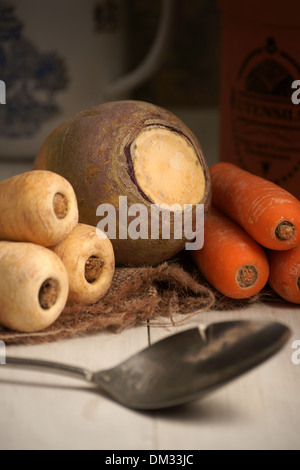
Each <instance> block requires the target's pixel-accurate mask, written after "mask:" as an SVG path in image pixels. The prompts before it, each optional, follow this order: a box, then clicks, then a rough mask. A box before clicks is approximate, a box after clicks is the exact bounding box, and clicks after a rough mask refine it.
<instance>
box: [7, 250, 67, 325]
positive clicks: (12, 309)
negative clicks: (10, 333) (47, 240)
mask: <svg viewBox="0 0 300 470" xmlns="http://www.w3.org/2000/svg"><path fill="white" fill-rule="evenodd" d="M0 278H1V282H0V325H2V326H4V327H6V328H9V329H12V330H16V331H21V332H26V333H29V332H35V331H40V330H43V329H45V328H47V327H48V326H50V325H51V324H52V323H53V322H54V321H55V320H56V319H57V318H58V316H59V315H60V314H61V312H62V310H63V309H64V307H65V305H66V301H67V298H68V291H69V284H68V274H67V271H66V268H65V266H64V265H63V263H62V261H61V260H60V259H59V257H58V256H56V255H55V253H53V252H52V251H51V250H49V249H47V248H45V247H42V246H39V245H34V244H33V243H23V242H9V241H7V242H6V241H1V242H0Z"/></svg>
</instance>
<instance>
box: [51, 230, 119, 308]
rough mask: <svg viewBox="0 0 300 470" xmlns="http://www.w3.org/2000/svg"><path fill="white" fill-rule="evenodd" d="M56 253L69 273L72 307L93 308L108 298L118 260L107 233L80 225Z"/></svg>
mask: <svg viewBox="0 0 300 470" xmlns="http://www.w3.org/2000/svg"><path fill="white" fill-rule="evenodd" d="M52 250H53V251H54V253H56V254H57V255H58V256H59V257H60V258H61V260H62V261H63V263H64V265H65V267H66V269H67V271H68V275H69V297H68V303H69V304H74V303H83V304H93V303H95V302H97V301H99V300H100V299H101V298H102V297H103V296H104V295H105V294H106V292H107V291H108V289H109V288H110V285H111V283H112V279H113V275H114V270H115V258H114V251H113V247H112V244H111V242H110V240H109V238H108V237H107V236H106V235H105V233H103V232H101V231H100V230H98V229H96V227H91V226H89V225H84V224H78V225H77V227H76V228H75V229H74V230H73V232H72V233H71V234H70V235H69V236H68V237H67V238H66V239H65V240H63V241H62V242H61V243H59V244H58V245H56V246H55V247H53V248H52Z"/></svg>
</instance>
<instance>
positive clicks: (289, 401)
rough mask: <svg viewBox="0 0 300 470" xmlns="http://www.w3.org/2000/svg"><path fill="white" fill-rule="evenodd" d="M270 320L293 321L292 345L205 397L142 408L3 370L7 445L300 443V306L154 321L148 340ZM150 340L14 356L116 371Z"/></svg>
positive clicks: (116, 340)
mask: <svg viewBox="0 0 300 470" xmlns="http://www.w3.org/2000/svg"><path fill="white" fill-rule="evenodd" d="M238 318H241V319H270V320H274V321H281V322H283V323H284V324H286V325H288V326H290V327H291V329H292V331H293V334H292V337H291V338H290V339H289V341H288V344H287V345H286V347H285V348H284V349H283V350H282V351H281V352H280V353H278V354H277V355H276V356H274V357H273V358H271V359H270V360H268V361H267V362H266V363H264V364H262V365H261V366H259V367H257V368H256V369H254V370H252V371H251V372H249V373H248V374H246V375H245V376H243V377H241V378H239V379H237V380H236V381H234V382H232V383H230V384H228V385H226V386H225V387H224V388H222V389H220V390H218V391H216V392H214V393H213V394H211V395H210V396H208V397H206V398H205V399H203V400H202V401H198V402H194V403H191V404H189V405H186V406H183V407H180V408H177V409H174V410H166V411H161V412H154V413H143V412H136V411H132V410H127V409H126V408H124V407H122V406H120V405H118V404H115V403H114V402H112V401H111V400H110V399H108V398H107V397H105V396H103V395H102V394H101V393H98V392H96V391H95V390H93V389H91V388H90V386H89V385H88V384H87V385H86V384H85V383H83V382H82V383H81V382H79V381H77V380H73V379H69V378H61V377H56V376H50V375H49V376H48V375H44V374H39V373H36V372H28V371H26V372H22V373H21V372H19V371H16V370H8V369H4V367H5V366H0V367H1V369H0V374H1V375H0V398H1V428H0V448H1V449H18V448H24V449H29V448H32V449H56V448H58V449H66V448H67V449H105V450H113V449H125V450H129V449H131V450H132V449H137V450H139V449H147V450H168V449H178V450H180V449H181V450H183V449H231V448H232V449H299V448H300V441H299V435H300V419H299V416H300V394H299V389H300V365H294V364H293V363H292V360H291V358H292V353H293V351H294V350H293V349H292V348H291V346H292V343H293V341H294V340H295V339H300V309H299V308H297V307H295V308H294V307H284V308H282V306H281V307H280V306H278V305H268V304H259V305H256V306H252V307H251V308H247V309H246V310H240V311H234V312H222V313H220V312H219V313H217V312H211V313H208V312H205V313H201V314H200V315H199V316H197V317H194V319H193V321H190V322H188V323H187V324H185V325H183V326H180V327H179V326H178V327H174V326H165V327H157V326H153V327H150V339H151V342H152V343H154V342H155V341H158V340H159V339H161V338H163V337H165V336H168V335H170V334H173V333H175V332H176V331H179V330H181V329H183V328H190V327H193V326H195V325H198V324H202V325H207V324H209V323H212V322H215V321H223V320H231V319H238ZM147 344H148V330H147V327H143V326H142V327H138V328H134V329H130V330H126V331H124V332H122V333H120V334H114V333H108V332H105V333H100V334H98V335H96V336H92V337H88V338H80V339H74V340H66V341H61V342H58V343H53V344H47V345H39V346H26V347H25V346H18V347H17V346H14V347H11V348H9V352H10V354H14V355H19V356H23V357H28V356H29V357H30V356H31V357H35V358H42V359H50V360H56V361H60V362H66V363H70V364H74V365H79V366H84V367H88V368H90V369H92V370H97V369H101V368H106V367H111V366H113V365H116V364H118V363H119V362H121V361H122V360H124V359H126V358H127V357H129V356H130V355H131V354H134V353H135V352H137V351H139V350H140V349H142V348H144V347H146V346H147Z"/></svg>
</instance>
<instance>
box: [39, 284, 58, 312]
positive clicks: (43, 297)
mask: <svg viewBox="0 0 300 470" xmlns="http://www.w3.org/2000/svg"><path fill="white" fill-rule="evenodd" d="M58 294H59V283H58V281H57V280H56V279H52V278H50V279H47V280H46V281H45V282H43V284H42V286H41V288H40V292H39V303H40V306H41V307H42V308H43V309H44V310H49V308H51V307H53V305H55V304H56V301H57V298H58Z"/></svg>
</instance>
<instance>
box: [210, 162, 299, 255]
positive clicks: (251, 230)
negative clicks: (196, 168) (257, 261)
mask: <svg viewBox="0 0 300 470" xmlns="http://www.w3.org/2000/svg"><path fill="white" fill-rule="evenodd" d="M210 174H211V179H212V195H213V205H214V206H215V207H216V208H217V209H219V210H221V211H222V212H224V213H225V214H226V215H227V216H229V217H230V218H231V219H232V220H234V221H235V222H237V223H238V224H240V225H241V226H242V227H243V228H244V229H245V230H246V232H247V233H248V234H249V235H251V237H252V238H254V240H256V241H257V242H258V243H260V244H261V245H262V246H264V247H266V248H269V249H272V250H288V249H291V248H294V247H295V246H297V245H299V244H300V201H298V199H296V198H295V197H294V196H292V195H291V194H290V193H288V192H287V191H286V190H284V189H282V188H280V187H279V186H277V185H276V184H274V183H271V182H270V181H267V180H265V179H263V178H261V177H259V176H255V175H252V174H251V173H249V172H247V171H244V170H241V169H240V168H238V167H237V166H235V165H232V164H231V163H216V164H215V165H212V166H211V167H210Z"/></svg>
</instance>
